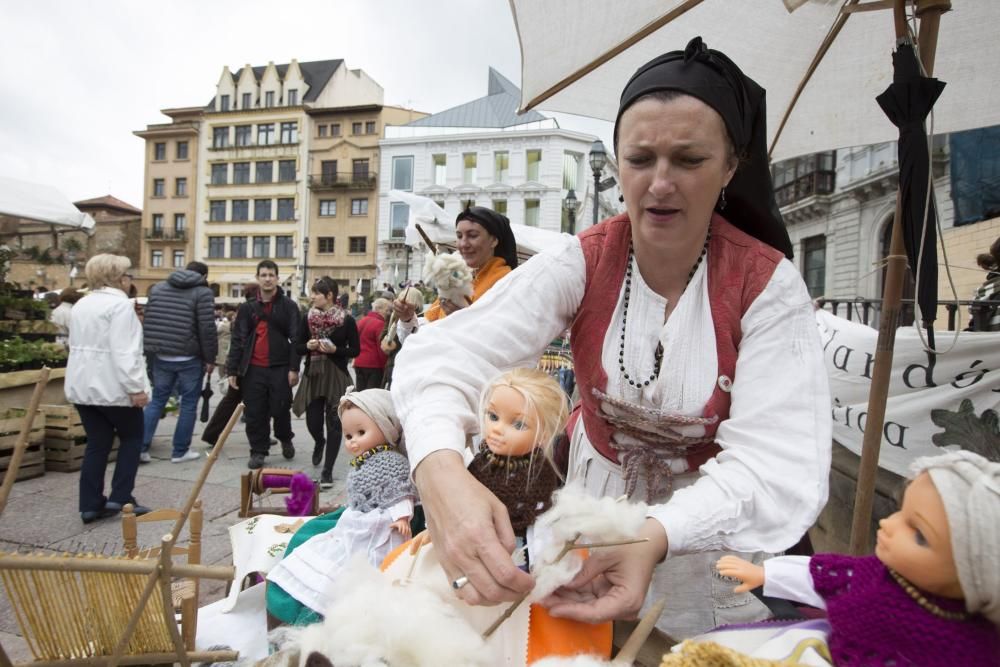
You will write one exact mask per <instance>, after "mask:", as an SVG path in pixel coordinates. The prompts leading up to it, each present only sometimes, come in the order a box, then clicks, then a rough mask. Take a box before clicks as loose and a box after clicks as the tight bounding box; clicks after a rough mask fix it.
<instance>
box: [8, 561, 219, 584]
mask: <svg viewBox="0 0 1000 667" xmlns="http://www.w3.org/2000/svg"><path fill="white" fill-rule="evenodd" d="M158 568H159V565H158V564H157V562H156V561H155V560H144V559H140V560H132V559H128V558H80V557H78V556H41V555H37V556H28V555H21V556H11V555H7V556H0V570H36V571H38V570H41V571H55V572H111V573H116V574H150V573H153V572H156V571H157V570H158ZM171 571H172V572H173V573H174V574H175V575H176V576H178V577H200V578H202V579H220V580H222V581H225V580H227V579H232V578H233V576H234V574H235V572H236V568H234V567H232V566H231V565H188V564H186V563H183V564H182V563H178V564H177V565H174V566H173V568H171Z"/></svg>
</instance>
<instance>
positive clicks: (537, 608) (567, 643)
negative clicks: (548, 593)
mask: <svg viewBox="0 0 1000 667" xmlns="http://www.w3.org/2000/svg"><path fill="white" fill-rule="evenodd" d="M528 627H529V628H530V630H529V632H528V664H529V665H530V664H531V663H533V662H535V661H536V660H541V659H542V658H548V657H551V656H563V657H572V656H574V655H580V654H586V655H596V656H598V657H600V658H603V659H605V660H608V659H610V658H611V635H612V626H611V622H610V621H609V622H607V623H599V624H597V625H590V624H589V623H581V622H579V621H571V620H568V619H565V618H556V617H554V616H550V615H549V612H548V610H547V609H546V608H545V607H542V606H541V605H537V604H533V605H531V620H530V622H529V626H528Z"/></svg>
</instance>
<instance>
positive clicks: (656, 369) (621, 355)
mask: <svg viewBox="0 0 1000 667" xmlns="http://www.w3.org/2000/svg"><path fill="white" fill-rule="evenodd" d="M711 239H712V230H711V228H710V229H709V230H708V233H707V234H706V235H705V245H704V246H702V248H701V254H700V255H698V259H697V260H696V261H695V263H694V266H692V267H691V271H690V272H689V273H688V277H687V282H685V283H684V290H686V289H687V287H688V285H690V284H691V279H692V278H694V274H695V272H696V271H697V270H698V267H699V266H701V262H702V260H704V259H705V255H707V254H708V242H709V241H710V240H711ZM634 255H635V253H634V251H633V250H632V242H631V241H629V244H628V265H627V268H626V269H625V299H624V303H623V304H622V335H621V341H620V343H619V345H618V369H619V370H620V371H621V373H622V377H624V378H625V380H627V381H628V383H629V384H630V385H632V386H633V387H639V388H642V387H646V386H648V385H649V383H650V382H652V381H653V380H655V379H656V378H657V376H659V374H660V365H661V364H662V363H663V343H657V344H656V352H654V353H653V374H652V375H650V376H649V379H647V380H646V381H645V382H644V381H642V380H638V381H637V380H636V379H635V378H633V377H632V376H631V375H629V374H628V371H626V370H625V326H626V323H627V322H628V302H629V295H630V293H631V292H632V259H633V257H634ZM684 290H681V293H682V294H683V293H684Z"/></svg>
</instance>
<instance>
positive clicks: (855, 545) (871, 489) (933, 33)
mask: <svg viewBox="0 0 1000 667" xmlns="http://www.w3.org/2000/svg"><path fill="white" fill-rule="evenodd" d="M905 4H906V0H896V4H895V5H894V6H893V22H894V24H895V29H896V39H897V41H898V40H900V39H902V38H903V37H905V36H906V35H907V32H906V15H905ZM950 9H951V2H950V0H917V16H918V17H920V36H919V40H918V41H919V44H918V47H919V52H920V60H921V62H922V63H923V66H924V69H925V70H926V72H927V75H928V76H930V75H931V74H932V73H933V71H934V55H935V52H936V50H937V37H938V28H939V27H940V25H941V14H943V13H944V12H946V11H949V10H950ZM901 216H902V196H901V194H900V193H899V192H898V191H897V192H896V215H895V216H894V217H893V223H892V238H891V240H890V243H889V256H888V257H887V260H888V266H887V267H886V275H885V286H884V288H883V290H882V313H881V318H880V321H879V328H878V341H877V342H876V344H875V368H874V370H873V372H872V383H871V389H870V391H869V394H868V416H867V418H866V420H865V434H864V439H863V440H862V444H861V463H860V464H859V466H858V481H857V489H856V492H855V496H854V518H853V520H852V522H851V553H852V554H854V555H856V556H860V555H863V554H867V553H870V552H871V539H870V533H871V520H872V504H873V501H874V496H875V476H876V474H877V473H878V459H879V450H880V448H881V446H882V429H883V427H884V426H885V404H886V400H887V398H888V395H889V380H890V378H891V375H892V357H893V352H894V351H895V347H896V327H897V326H898V324H899V304H900V299H901V297H902V293H903V277H904V276H905V274H906V246H905V244H904V242H903V225H902V224H901V222H900V220H901Z"/></svg>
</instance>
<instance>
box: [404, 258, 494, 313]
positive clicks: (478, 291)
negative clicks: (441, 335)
mask: <svg viewBox="0 0 1000 667" xmlns="http://www.w3.org/2000/svg"><path fill="white" fill-rule="evenodd" d="M510 271H511V268H510V267H509V266H507V262H505V261H504V259H503V257H493V258H491V259H490V261H488V262H486V263H485V264H483V268H481V269H479V270H478V271H476V275H475V276H473V278H472V303H475V302H476V301H478V300H479V297H481V296H482V295H484V294H486V292H487V291H489V289H490V288H491V287H493V285H495V284H496V283H497V281H498V280H500V279H501V278H503V277H504V276H505V275H507V274H508V273H510ZM445 317H447V315H446V314H445V312H444V311H443V310H441V300H440V299H434V303H432V304H431V305H430V306H429V307H428V308H427V310H425V311H424V318H425V319H426V320H427V321H428V322H433V321H435V320H440V319H443V318H445Z"/></svg>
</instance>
